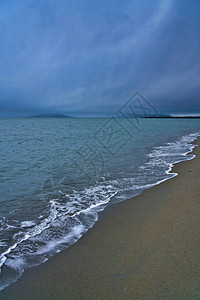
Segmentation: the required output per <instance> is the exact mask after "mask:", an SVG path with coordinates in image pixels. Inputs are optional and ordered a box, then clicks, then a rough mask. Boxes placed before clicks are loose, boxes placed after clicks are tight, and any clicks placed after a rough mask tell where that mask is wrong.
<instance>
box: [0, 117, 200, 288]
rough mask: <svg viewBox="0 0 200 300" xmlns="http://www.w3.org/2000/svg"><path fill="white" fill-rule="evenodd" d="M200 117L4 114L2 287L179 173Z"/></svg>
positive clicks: (0, 125)
mask: <svg viewBox="0 0 200 300" xmlns="http://www.w3.org/2000/svg"><path fill="white" fill-rule="evenodd" d="M199 133H200V120H198V119H196V120H195V119H190V120H187V119H115V118H111V119H0V152H1V156H0V266H1V275H0V288H4V287H5V286H6V285H8V284H9V283H11V282H13V281H15V280H16V279H17V278H18V277H19V276H20V275H21V274H22V273H23V271H24V269H26V268H29V267H31V266H35V265H38V264H40V263H42V262H44V261H45V260H47V259H48V258H49V257H50V256H52V255H54V254H55V253H57V252H59V251H61V250H62V249H65V248H67V247H69V246H70V245H72V244H73V243H75V242H76V241H77V240H78V239H79V238H80V237H81V236H82V235H83V234H85V233H86V232H87V230H88V229H89V228H91V227H92V226H93V225H94V223H95V222H96V221H97V219H98V213H99V212H100V211H102V210H103V209H104V208H105V207H106V206H107V205H110V204H112V203H115V202H118V201H123V200H124V199H127V198H128V197H131V196H135V195H137V194H139V193H141V192H142V191H143V190H144V189H146V188H149V187H151V186H153V185H155V184H158V183H159V182H162V181H164V180H166V179H168V178H171V177H173V176H175V174H171V173H169V171H170V169H171V167H172V164H174V163H176V162H178V161H182V160H185V159H191V158H192V157H193V156H192V155H188V156H186V155H185V154H186V153H189V152H190V151H191V150H192V148H193V147H192V146H191V142H192V141H193V140H194V139H195V138H196V137H197V136H198V135H199Z"/></svg>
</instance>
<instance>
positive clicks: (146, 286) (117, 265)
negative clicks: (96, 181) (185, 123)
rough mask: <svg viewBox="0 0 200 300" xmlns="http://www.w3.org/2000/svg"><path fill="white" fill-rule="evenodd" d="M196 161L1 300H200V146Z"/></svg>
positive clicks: (106, 218)
mask: <svg viewBox="0 0 200 300" xmlns="http://www.w3.org/2000/svg"><path fill="white" fill-rule="evenodd" d="M199 143H200V139H199V140H198V141H195V144H199ZM194 154H195V155H196V158H195V159H193V160H190V161H185V162H181V163H179V164H177V165H176V166H175V167H174V168H173V172H177V173H178V174H179V175H178V176H177V177H175V178H173V179H171V180H168V181H165V182H164V183H162V184H160V185H158V186H155V187H153V188H151V189H149V190H146V191H144V192H143V193H142V194H141V195H139V196H137V197H135V198H132V199H129V200H127V201H124V202H121V203H119V204H115V205H112V206H110V207H108V208H107V209H106V210H105V211H104V212H102V213H101V214H100V219H99V221H98V222H97V223H96V224H95V226H94V227H93V228H92V229H91V230H90V231H89V232H88V233H87V234H86V235H85V236H83V237H82V238H81V239H80V240H79V241H78V242H77V243H76V244H75V245H73V246H72V247H70V248H69V249H67V250H65V251H63V252H61V253H60V254H58V255H56V256H55V257H53V258H51V259H50V260H49V261H48V262H46V263H44V264H43V265H40V266H38V267H36V268H33V269H30V270H27V271H26V272H25V273H24V274H23V276H22V277H21V278H20V279H19V280H18V281H17V282H16V283H14V284H12V285H11V286H9V287H7V288H6V289H5V290H3V291H2V292H0V299H12V300H13V299H18V300H20V299H87V300H88V299H92V300H93V299H108V300H110V299H145V300H146V299H154V300H157V299H162V300H163V299H179V300H180V299H182V300H183V299H192V300H194V299H200V147H197V148H195V150H194Z"/></svg>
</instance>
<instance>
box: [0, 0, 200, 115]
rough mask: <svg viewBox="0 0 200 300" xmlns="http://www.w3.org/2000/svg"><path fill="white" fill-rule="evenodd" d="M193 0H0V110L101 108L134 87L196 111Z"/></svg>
mask: <svg viewBox="0 0 200 300" xmlns="http://www.w3.org/2000/svg"><path fill="white" fill-rule="evenodd" d="M199 16H200V2H199V1H197V0H188V1H186V0H183V1H178V0H174V1H173V0H168V1H166V0H155V1H150V0H144V1H139V0H137V1H116V0H115V1H111V0H110V1H105V0H104V1H101V2H95V1H91V0H88V1H72V0H71V1H70V0H69V1H64V0H60V1H56V0H49V1H48V0H34V1H32V0H26V1H25V0H22V1H15V0H12V1H2V2H1V3H0V23H1V26H0V45H1V46H0V110H1V112H3V113H4V114H6V113H9V112H10V113H13V112H15V113H16V114H17V113H19V114H20V113H24V114H29V115H30V114H32V113H33V112H34V113H35V112H65V113H69V114H74V115H85V116H86V115H105V114H109V113H112V112H113V111H116V110H117V109H118V108H119V107H120V106H121V105H122V104H123V102H124V101H125V100H126V99H127V98H128V97H129V96H130V95H131V94H132V93H133V92H134V91H137V90H139V91H140V92H141V93H142V94H143V95H144V96H145V97H146V98H147V99H148V100H149V101H150V102H151V103H152V105H154V106H155V107H156V108H157V109H158V110H160V111H162V112H164V111H166V112H171V113H195V112H200V101H199V95H200V88H199V86H200V75H199V74H200V62H199V53H200V37H199V29H200V18H199Z"/></svg>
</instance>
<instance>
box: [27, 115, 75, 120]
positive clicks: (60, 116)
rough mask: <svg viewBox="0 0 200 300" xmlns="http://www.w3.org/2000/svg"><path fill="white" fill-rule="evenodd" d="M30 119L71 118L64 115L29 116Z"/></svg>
mask: <svg viewBox="0 0 200 300" xmlns="http://www.w3.org/2000/svg"><path fill="white" fill-rule="evenodd" d="M30 118H47V119H48V118H73V117H71V116H67V115H64V114H40V115H36V116H31V117H30Z"/></svg>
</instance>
